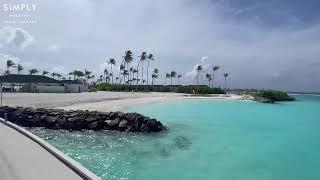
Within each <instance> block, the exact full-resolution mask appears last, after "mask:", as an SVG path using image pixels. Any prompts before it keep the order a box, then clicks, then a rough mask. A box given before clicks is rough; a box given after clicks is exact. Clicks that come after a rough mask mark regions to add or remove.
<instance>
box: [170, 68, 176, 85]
mask: <svg viewBox="0 0 320 180" xmlns="http://www.w3.org/2000/svg"><path fill="white" fill-rule="evenodd" d="M176 76H177V73H176V72H175V71H171V73H170V79H171V86H172V78H174V77H176Z"/></svg>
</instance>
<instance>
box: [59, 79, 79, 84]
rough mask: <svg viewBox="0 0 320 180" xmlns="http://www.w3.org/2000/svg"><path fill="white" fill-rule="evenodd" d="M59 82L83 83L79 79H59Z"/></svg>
mask: <svg viewBox="0 0 320 180" xmlns="http://www.w3.org/2000/svg"><path fill="white" fill-rule="evenodd" d="M60 82H62V83H65V84H83V83H82V82H81V81H80V80H61V81H60Z"/></svg>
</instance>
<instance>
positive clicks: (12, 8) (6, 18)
mask: <svg viewBox="0 0 320 180" xmlns="http://www.w3.org/2000/svg"><path fill="white" fill-rule="evenodd" d="M38 8H39V6H38V4H37V3H20V4H19V3H0V19H1V22H2V24H35V23H38V20H37V17H36V14H37V13H36V12H37V9H38Z"/></svg>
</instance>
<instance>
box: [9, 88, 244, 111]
mask: <svg viewBox="0 0 320 180" xmlns="http://www.w3.org/2000/svg"><path fill="white" fill-rule="evenodd" d="M180 99H212V100H217V99H218V100H241V99H242V96H238V95H228V96H224V95H215V96H210V97H194V96H190V95H187V94H180V93H155V92H151V93H142V92H137V93H131V92H90V93H89V92H88V93H70V94H56V93H4V94H3V105H8V106H24V107H35V108H38V107H43V108H59V109H65V110H91V111H119V110H122V109H124V108H127V107H130V106H134V105H140V104H147V103H155V102H166V101H172V100H180Z"/></svg>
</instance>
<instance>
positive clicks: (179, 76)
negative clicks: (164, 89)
mask: <svg viewBox="0 0 320 180" xmlns="http://www.w3.org/2000/svg"><path fill="white" fill-rule="evenodd" d="M181 77H182V75H181V74H178V85H180V78H181Z"/></svg>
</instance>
